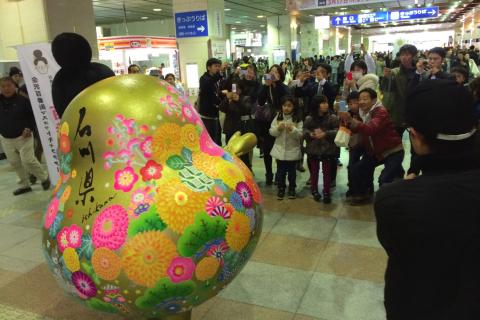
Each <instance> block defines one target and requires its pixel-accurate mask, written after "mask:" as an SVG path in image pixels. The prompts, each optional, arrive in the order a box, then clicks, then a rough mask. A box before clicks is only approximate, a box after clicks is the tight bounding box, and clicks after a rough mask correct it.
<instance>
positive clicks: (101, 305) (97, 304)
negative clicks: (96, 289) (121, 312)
mask: <svg viewBox="0 0 480 320" xmlns="http://www.w3.org/2000/svg"><path fill="white" fill-rule="evenodd" d="M87 306H88V307H89V308H91V309H94V310H98V311H103V312H108V313H118V309H117V308H115V307H114V306H112V305H111V304H108V303H106V302H103V301H102V300H100V299H98V298H92V299H90V300H88V301H87Z"/></svg>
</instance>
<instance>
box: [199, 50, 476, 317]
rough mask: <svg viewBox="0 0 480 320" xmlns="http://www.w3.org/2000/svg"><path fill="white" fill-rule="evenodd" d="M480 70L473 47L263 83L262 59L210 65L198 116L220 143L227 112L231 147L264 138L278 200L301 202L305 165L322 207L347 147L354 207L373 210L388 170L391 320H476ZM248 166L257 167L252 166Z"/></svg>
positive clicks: (269, 74)
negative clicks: (234, 140)
mask: <svg viewBox="0 0 480 320" xmlns="http://www.w3.org/2000/svg"><path fill="white" fill-rule="evenodd" d="M352 49H354V48H352ZM477 62H478V51H477V50H475V49H474V48H472V49H470V50H468V51H464V50H460V49H458V48H455V49H452V48H446V49H445V48H432V49H431V50H428V51H427V52H419V51H418V50H417V48H416V47H415V46H413V45H408V44H407V45H404V46H402V47H401V48H400V50H399V52H398V54H397V55H396V56H395V58H393V59H392V56H391V54H378V53H377V54H369V53H368V52H366V50H365V49H364V48H363V47H361V52H359V53H357V52H355V51H354V50H352V52H351V53H350V54H348V55H347V56H342V57H338V56H337V57H333V58H331V57H330V59H328V57H326V58H325V59H324V58H323V57H319V58H317V57H314V58H308V59H303V60H302V61H300V62H297V63H295V62H294V63H293V64H292V63H291V62H290V60H288V59H287V60H286V61H285V62H283V63H282V64H281V65H278V64H274V65H272V66H269V67H268V68H267V69H266V70H267V71H266V72H265V74H264V75H263V76H261V77H259V76H258V75H257V73H256V71H258V68H257V67H256V65H255V64H254V61H253V60H252V59H251V58H248V57H245V58H244V59H243V60H242V63H240V64H239V63H237V64H236V65H235V67H234V68H233V70H231V71H230V70H229V69H228V65H226V64H223V65H222V64H221V62H220V61H218V60H217V59H210V60H209V61H208V62H207V72H206V73H205V74H204V75H203V76H202V77H201V79H200V96H199V100H198V108H199V112H200V115H201V117H202V119H203V121H204V123H205V125H206V126H207V129H208V131H209V133H210V135H211V136H212V137H215V139H216V141H217V143H219V144H220V143H221V139H220V137H221V135H220V122H219V111H223V112H225V114H226V119H225V125H224V126H223V133H225V135H226V138H227V141H228V139H229V137H231V135H232V134H233V133H234V132H235V131H241V132H242V133H245V132H252V131H253V132H255V133H256V135H257V137H258V141H259V147H260V150H261V153H262V156H263V160H264V163H265V171H266V176H265V181H266V184H267V185H272V184H276V185H277V188H278V191H277V196H278V199H279V200H281V199H284V197H285V196H288V197H289V198H291V199H293V198H295V197H296V185H297V181H296V171H297V170H300V171H301V170H302V169H303V162H304V158H305V155H306V158H307V164H308V170H309V173H310V178H309V180H308V182H307V183H308V184H310V189H311V193H312V197H313V199H315V200H316V201H321V200H322V199H323V202H324V203H329V202H331V192H332V189H333V188H334V187H335V184H336V170H337V166H338V165H339V164H340V163H339V160H338V159H339V146H342V147H347V148H348V152H349V161H348V167H347V168H348V192H347V194H346V197H347V199H348V202H349V203H350V204H352V205H361V204H364V203H367V202H370V201H371V200H372V198H373V197H372V196H373V194H374V193H375V192H374V191H375V186H374V170H375V168H376V167H377V166H380V165H383V166H384V168H383V169H382V171H381V174H380V177H379V179H378V184H379V189H378V191H377V192H376V193H375V199H374V200H375V203H374V211H375V216H376V222H377V235H378V239H379V241H380V243H381V245H382V247H383V248H384V249H385V251H386V253H387V255H388V265H387V268H386V273H385V299H384V304H385V309H386V315H387V316H386V318H387V319H389V320H397V319H398V320H400V319H402V320H403V319H411V320H426V319H432V320H433V319H435V320H437V319H445V320H447V319H448V320H453V319H462V320H473V319H478V317H479V314H480V304H479V303H478V302H479V301H480V300H479V299H480V291H479V289H480V276H479V272H478V270H479V268H480V254H479V248H480V226H479V215H478V203H479V201H480V194H479V190H480V134H479V132H478V131H477V130H478V127H479V122H478V121H479V118H480V77H478V69H477ZM262 64H263V62H262ZM405 131H407V132H408V136H409V138H410V142H411V143H410V145H411V149H410V150H405V147H404V144H403V143H402V141H403V139H402V138H403V136H404V134H405ZM406 152H408V153H410V155H411V161H410V163H409V165H408V168H404V167H403V166H402V163H403V162H404V157H405V153H406ZM273 159H275V160H276V161H275V163H276V169H275V170H274V169H273V163H274V162H273ZM243 161H244V162H245V164H246V165H247V166H250V167H251V157H250V156H248V155H247V156H244V157H243ZM320 168H321V173H322V176H323V179H322V180H323V182H322V183H321V184H319V175H320ZM287 177H288V184H287ZM259 180H261V179H259ZM287 185H288V187H287ZM319 185H322V189H319ZM320 190H321V192H320ZM347 210H348V209H347Z"/></svg>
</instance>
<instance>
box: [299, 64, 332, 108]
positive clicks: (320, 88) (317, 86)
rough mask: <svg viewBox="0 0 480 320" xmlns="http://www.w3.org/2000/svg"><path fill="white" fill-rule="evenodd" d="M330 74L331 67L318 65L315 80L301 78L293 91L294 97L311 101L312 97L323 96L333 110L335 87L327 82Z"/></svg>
mask: <svg viewBox="0 0 480 320" xmlns="http://www.w3.org/2000/svg"><path fill="white" fill-rule="evenodd" d="M331 73H332V67H331V66H330V65H329V64H326V63H320V64H319V65H318V67H317V71H316V74H315V76H316V77H315V78H309V79H308V80H307V79H305V78H304V77H303V78H302V79H301V83H300V85H299V86H298V87H297V88H296V89H295V96H297V97H309V98H310V99H311V98H313V97H314V96H319V95H324V96H326V97H327V99H328V106H329V107H330V109H332V110H333V104H334V103H335V98H336V96H337V93H336V90H335V87H334V86H333V85H332V83H331V82H330V81H329V80H328V79H329V77H330V74H331ZM310 99H309V100H310ZM317 107H318V106H317Z"/></svg>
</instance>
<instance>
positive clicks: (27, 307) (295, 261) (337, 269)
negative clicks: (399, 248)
mask: <svg viewBox="0 0 480 320" xmlns="http://www.w3.org/2000/svg"><path fill="white" fill-rule="evenodd" d="M342 161H343V163H346V162H347V159H346V154H342ZM254 171H255V174H256V177H257V180H258V181H259V184H260V186H261V187H262V190H263V193H264V195H265V206H264V209H265V210H264V213H265V222H264V228H263V234H262V238H261V242H260V244H259V246H258V247H257V250H256V252H255V254H254V256H253V258H252V259H251V261H250V262H249V263H248V265H247V266H246V267H245V269H244V270H243V271H242V273H241V274H240V275H239V276H238V277H237V279H236V280H235V281H234V282H233V283H232V284H231V285H230V286H229V287H227V288H226V289H225V290H224V291H223V292H222V293H221V294H220V295H219V296H217V297H216V298H214V299H212V300H210V301H208V302H207V303H205V304H204V305H202V306H200V307H199V308H198V309H196V310H194V312H193V319H196V320H199V319H202V320H217V319H218V320H226V319H228V320H270V319H274V320H315V319H316V320H319V319H321V320H363V319H365V320H376V319H385V311H384V308H383V303H382V299H383V274H384V270H385V264H386V255H385V253H384V251H383V250H382V249H381V247H380V245H379V243H378V241H377V238H376V234H375V218H374V214H373V210H372V207H371V206H364V207H350V206H348V205H346V204H345V203H344V193H345V191H346V168H345V167H343V168H341V169H339V173H338V182H337V185H338V186H337V188H336V190H335V193H334V197H333V203H332V204H330V205H323V204H319V203H316V202H314V201H313V200H312V199H311V197H310V196H309V192H308V189H307V188H306V186H305V181H306V179H307V177H308V174H307V173H304V174H300V175H299V177H298V178H297V184H298V185H299V188H298V191H299V198H298V199H296V200H284V201H277V200H276V198H275V193H276V190H275V188H272V187H269V188H268V187H265V186H264V185H263V176H264V171H263V162H262V160H261V159H259V158H258V155H256V156H255V159H254ZM15 182H16V177H15V175H14V173H13V171H12V170H11V169H10V168H9V166H8V165H7V163H6V162H5V161H0V199H1V200H0V320H10V319H11V320H26V319H79V320H80V319H118V318H116V317H113V316H109V315H108V316H107V315H99V314H95V313H93V312H91V311H89V310H87V309H84V308H83V307H82V306H80V305H78V304H76V302H74V301H70V300H69V299H68V298H67V297H65V296H64V295H63V293H62V291H61V289H60V288H59V287H58V286H57V284H56V283H55V282H54V280H53V278H52V276H51V275H50V272H49V271H48V269H47V267H46V264H45V263H44V259H43V255H42V254H41V250H40V228H39V226H40V221H41V215H42V212H43V210H44V209H45V207H46V204H47V201H48V198H49V193H48V192H43V191H41V190H40V187H39V186H38V185H37V186H35V192H33V193H30V194H26V195H23V196H19V197H13V196H11V191H12V189H13V188H14V187H15Z"/></svg>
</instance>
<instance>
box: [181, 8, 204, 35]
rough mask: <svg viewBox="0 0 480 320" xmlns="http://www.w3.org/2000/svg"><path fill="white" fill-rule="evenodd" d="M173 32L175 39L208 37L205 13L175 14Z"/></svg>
mask: <svg viewBox="0 0 480 320" xmlns="http://www.w3.org/2000/svg"><path fill="white" fill-rule="evenodd" d="M175 32H176V35H177V38H191V37H208V15H207V11H206V10H203V11H191V12H177V13H175Z"/></svg>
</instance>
